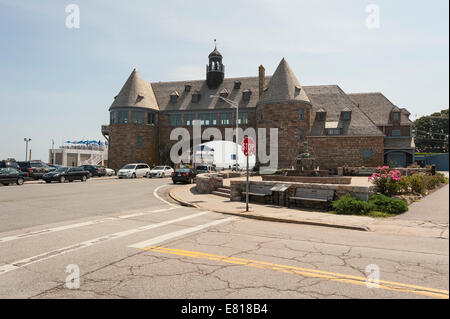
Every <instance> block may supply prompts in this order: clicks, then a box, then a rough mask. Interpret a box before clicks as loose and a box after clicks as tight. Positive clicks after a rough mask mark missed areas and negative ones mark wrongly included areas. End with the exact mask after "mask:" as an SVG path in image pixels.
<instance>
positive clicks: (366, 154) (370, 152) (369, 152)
mask: <svg viewBox="0 0 450 319" xmlns="http://www.w3.org/2000/svg"><path fill="white" fill-rule="evenodd" d="M363 158H366V159H369V158H373V150H370V149H367V150H363Z"/></svg>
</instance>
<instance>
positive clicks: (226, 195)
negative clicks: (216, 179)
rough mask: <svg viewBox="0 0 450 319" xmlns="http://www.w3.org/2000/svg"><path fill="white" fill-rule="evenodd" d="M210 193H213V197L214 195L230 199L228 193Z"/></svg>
mask: <svg viewBox="0 0 450 319" xmlns="http://www.w3.org/2000/svg"><path fill="white" fill-rule="evenodd" d="M212 193H213V195H216V196H221V197H225V198H230V193H222V192H219V191H213V192H212Z"/></svg>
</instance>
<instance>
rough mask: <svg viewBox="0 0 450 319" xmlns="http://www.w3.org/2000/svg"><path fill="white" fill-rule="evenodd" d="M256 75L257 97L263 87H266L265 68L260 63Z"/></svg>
mask: <svg viewBox="0 0 450 319" xmlns="http://www.w3.org/2000/svg"><path fill="white" fill-rule="evenodd" d="M258 77H259V97H261V95H262V94H263V92H264V89H265V88H266V69H264V67H263V66H262V65H260V66H259V68H258Z"/></svg>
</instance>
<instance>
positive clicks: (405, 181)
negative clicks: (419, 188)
mask: <svg viewBox="0 0 450 319" xmlns="http://www.w3.org/2000/svg"><path fill="white" fill-rule="evenodd" d="M398 184H399V187H400V189H399V191H400V192H402V193H405V194H408V193H410V192H411V182H410V181H409V178H408V177H403V178H402V180H401V181H400V182H399V183H398Z"/></svg>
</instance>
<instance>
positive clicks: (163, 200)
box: [153, 185, 179, 207]
mask: <svg viewBox="0 0 450 319" xmlns="http://www.w3.org/2000/svg"><path fill="white" fill-rule="evenodd" d="M166 186H169V185H161V186H158V187H156V188H155V190H154V191H153V196H155V197H156V198H157V199H159V200H160V201H162V202H164V203H166V204H167V205H169V206H171V207H179V206H177V205H174V204H172V203H169V202H168V201H166V200H165V199H162V198H161V196H159V195H158V191H159V190H160V189H161V188H163V187H166Z"/></svg>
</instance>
